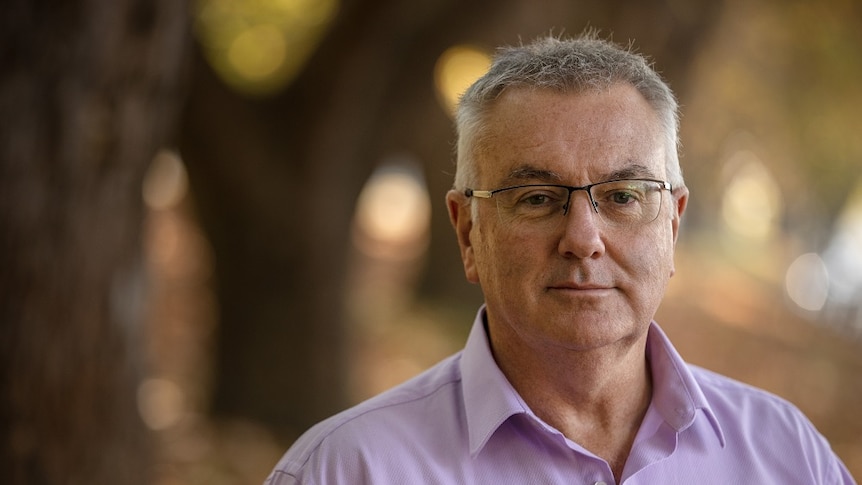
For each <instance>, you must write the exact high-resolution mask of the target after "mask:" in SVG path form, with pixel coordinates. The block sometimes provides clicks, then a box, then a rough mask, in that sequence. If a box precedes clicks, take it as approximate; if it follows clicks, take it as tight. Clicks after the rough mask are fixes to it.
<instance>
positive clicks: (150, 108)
mask: <svg viewBox="0 0 862 485" xmlns="http://www.w3.org/2000/svg"><path fill="white" fill-rule="evenodd" d="M186 8H187V6H186V3H185V2H183V1H176V0H161V1H157V2H145V1H136V0H91V1H87V2H74V3H67V4H55V3H53V2H44V1H32V0H14V1H11V2H6V5H5V8H4V14H3V16H2V18H3V20H2V21H0V22H2V25H0V70H2V73H3V74H2V77H0V119H2V120H3V121H2V123H3V129H2V130H0V228H2V229H0V230H2V233H0V268H2V270H0V392H2V393H3V396H2V400H0V437H2V438H0V439H2V450H0V474H2V476H3V481H4V483H8V484H14V485H17V484H55V483H56V484H60V483H62V484H94V483H124V484H136V483H139V484H143V483H147V479H146V476H147V470H148V464H149V451H148V435H147V432H146V430H145V429H144V427H143V425H142V423H141V420H140V417H139V416H138V413H137V408H136V400H135V395H136V391H137V385H138V383H139V380H140V378H141V376H142V371H143V369H142V365H143V359H142V357H143V356H142V344H143V342H141V330H142V329H141V325H142V320H143V309H144V299H145V296H146V294H145V291H144V290H145V287H146V278H145V275H144V274H143V265H142V255H141V230H142V228H141V224H142V216H143V207H142V200H141V183H142V179H143V174H144V171H145V169H146V167H147V165H148V163H149V162H150V161H151V160H152V158H153V156H154V154H155V153H156V151H157V150H158V149H159V148H160V147H161V146H162V145H163V144H164V143H165V142H166V140H167V139H168V136H169V133H170V130H171V126H172V119H173V118H174V117H175V111H176V107H177V104H178V102H179V101H180V99H181V92H180V87H181V82H180V81H181V79H182V65H183V58H184V55H185V52H186V50H187V49H186V47H185V46H186V45H187V44H188V35H187V32H188V28H187V12H186Z"/></svg>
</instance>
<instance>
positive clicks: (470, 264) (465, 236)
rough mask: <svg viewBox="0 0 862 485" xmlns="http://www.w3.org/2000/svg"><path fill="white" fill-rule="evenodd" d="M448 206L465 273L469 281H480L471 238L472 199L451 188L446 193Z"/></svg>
mask: <svg viewBox="0 0 862 485" xmlns="http://www.w3.org/2000/svg"><path fill="white" fill-rule="evenodd" d="M446 207H447V208H448V209H449V221H450V222H451V223H452V228H453V229H455V236H456V237H457V238H458V247H459V248H460V250H461V262H462V263H463V264H464V274H465V275H466V276H467V281H469V282H471V283H479V274H478V273H477V271H476V258H475V254H474V253H473V242H472V241H471V239H470V233H471V232H472V230H473V213H472V211H471V207H470V201H469V199H468V198H467V196H465V195H464V194H462V193H461V192H458V191H456V190H450V191H449V192H447V193H446Z"/></svg>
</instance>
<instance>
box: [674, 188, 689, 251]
mask: <svg viewBox="0 0 862 485" xmlns="http://www.w3.org/2000/svg"><path fill="white" fill-rule="evenodd" d="M672 195H673V215H672V217H673V220H672V222H671V224H672V225H673V244H674V245H676V240H677V238H678V237H679V224H680V221H681V219H682V213H683V212H685V208H686V206H687V205H688V188H687V187H679V188H676V189H673V192H672Z"/></svg>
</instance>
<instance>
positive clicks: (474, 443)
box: [461, 305, 529, 456]
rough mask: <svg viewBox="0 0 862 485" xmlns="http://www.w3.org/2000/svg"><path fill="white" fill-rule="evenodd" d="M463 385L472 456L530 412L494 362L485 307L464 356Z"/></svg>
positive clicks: (462, 359) (469, 338)
mask: <svg viewBox="0 0 862 485" xmlns="http://www.w3.org/2000/svg"><path fill="white" fill-rule="evenodd" d="M461 384H462V387H463V392H464V410H465V413H466V416H467V432H468V434H469V438H470V455H471V456H475V455H476V454H477V453H478V452H479V451H480V450H481V449H482V448H483V447H484V446H485V443H487V442H488V439H490V438H491V435H493V434H494V432H495V431H496V430H497V428H499V427H500V425H501V424H503V423H504V422H505V421H506V420H507V419H509V417H510V416H512V415H515V414H522V413H527V412H529V411H528V408H527V406H526V404H525V403H524V402H523V400H522V399H521V397H520V396H519V395H518V393H517V391H515V389H514V388H513V387H512V385H511V384H510V383H509V380H508V379H506V376H504V375H503V372H502V371H501V370H500V368H499V367H498V366H497V363H496V362H495V361H494V356H493V354H492V353H491V345H490V344H489V343H488V332H487V331H486V330H485V307H484V305H483V306H482V308H480V309H479V312H478V313H477V314H476V319H475V320H474V321H473V328H472V330H470V336H469V337H467V344H466V345H465V347H464V352H463V353H462V355H461Z"/></svg>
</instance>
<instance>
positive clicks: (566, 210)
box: [563, 188, 599, 216]
mask: <svg viewBox="0 0 862 485" xmlns="http://www.w3.org/2000/svg"><path fill="white" fill-rule="evenodd" d="M578 190H583V191H584V192H586V193H587V199H589V201H590V207H592V209H593V212H595V213H596V214H598V213H599V203H598V202H596V201H594V200H593V194H591V193H590V191H589V190H587V189H581V188H578V189H575V190H570V191H569V198H568V199H567V200H566V205H564V206H563V216H567V215H569V209H571V207H572V194H573V193H574V192H576V191H578Z"/></svg>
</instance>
